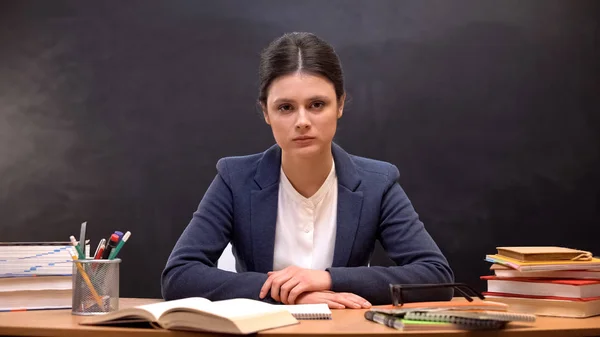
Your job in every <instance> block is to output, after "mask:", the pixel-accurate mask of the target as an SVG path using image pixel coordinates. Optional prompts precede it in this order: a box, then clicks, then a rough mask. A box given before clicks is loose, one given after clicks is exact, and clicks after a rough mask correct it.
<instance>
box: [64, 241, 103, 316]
mask: <svg viewBox="0 0 600 337" xmlns="http://www.w3.org/2000/svg"><path fill="white" fill-rule="evenodd" d="M69 254H71V257H72V258H73V260H74V261H76V260H77V254H75V253H74V252H73V251H72V250H71V249H69ZM75 265H76V266H77V269H78V270H79V273H81V277H83V280H84V281H85V283H87V286H88V288H89V289H90V291H91V292H92V296H94V299H95V300H96V303H98V305H99V306H100V308H102V307H103V305H102V299H101V298H100V295H98V293H97V292H96V289H95V288H94V285H93V284H92V281H90V277H89V276H88V274H87V273H86V272H85V270H84V269H83V267H82V266H81V263H79V262H75Z"/></svg>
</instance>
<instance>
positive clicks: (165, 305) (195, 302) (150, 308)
mask: <svg viewBox="0 0 600 337" xmlns="http://www.w3.org/2000/svg"><path fill="white" fill-rule="evenodd" d="M210 306H211V301H209V300H207V299H206V298H202V297H190V298H184V299H181V300H173V301H166V302H160V303H152V304H146V305H140V306H139V307H137V308H139V309H142V310H145V311H147V312H149V313H150V314H151V315H152V316H154V318H155V319H154V320H155V321H158V318H159V317H160V316H161V315H162V314H163V313H165V312H166V311H168V310H171V309H180V308H184V309H192V310H200V311H205V310H207V309H206V308H209V307H210Z"/></svg>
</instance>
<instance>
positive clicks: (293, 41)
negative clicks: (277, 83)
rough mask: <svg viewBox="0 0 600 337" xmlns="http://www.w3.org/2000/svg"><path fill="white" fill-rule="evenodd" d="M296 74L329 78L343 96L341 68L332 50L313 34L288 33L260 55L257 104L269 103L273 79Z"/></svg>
mask: <svg viewBox="0 0 600 337" xmlns="http://www.w3.org/2000/svg"><path fill="white" fill-rule="evenodd" d="M297 71H301V72H306V73H313V74H317V75H321V76H324V77H325V78H327V79H329V80H330V81H331V83H333V87H334V88H335V95H336V97H337V99H338V100H339V99H340V98H341V97H342V95H343V94H344V75H343V73H342V65H341V64H340V60H339V58H338V56H337V54H336V53H335V50H334V49H333V47H332V46H331V45H330V44H329V43H327V42H325V41H324V40H322V39H321V38H319V37H318V36H316V35H314V34H311V33H287V34H284V35H283V36H281V37H279V38H277V39H275V40H274V41H273V42H271V43H270V44H269V46H268V47H267V48H265V50H263V52H262V54H261V57H260V68H259V72H258V75H259V79H260V89H259V94H258V101H259V102H260V103H263V104H266V102H267V91H268V90H269V86H270V85H271V83H272V82H273V80H275V79H276V78H278V77H280V76H283V75H287V74H291V73H295V72H297Z"/></svg>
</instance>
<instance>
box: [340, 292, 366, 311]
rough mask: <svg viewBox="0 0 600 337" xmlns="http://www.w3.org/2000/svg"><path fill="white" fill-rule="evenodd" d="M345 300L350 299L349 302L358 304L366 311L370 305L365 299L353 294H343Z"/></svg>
mask: <svg viewBox="0 0 600 337" xmlns="http://www.w3.org/2000/svg"><path fill="white" fill-rule="evenodd" d="M343 294H344V295H345V296H346V298H348V299H350V300H351V301H353V302H354V303H358V304H359V305H360V306H361V307H363V308H365V309H368V308H370V307H371V303H369V301H367V300H366V299H364V298H362V297H360V296H358V295H356V294H353V293H343Z"/></svg>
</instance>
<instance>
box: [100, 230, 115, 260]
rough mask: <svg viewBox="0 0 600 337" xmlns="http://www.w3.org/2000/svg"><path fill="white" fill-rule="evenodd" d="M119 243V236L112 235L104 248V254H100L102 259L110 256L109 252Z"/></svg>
mask: <svg viewBox="0 0 600 337" xmlns="http://www.w3.org/2000/svg"><path fill="white" fill-rule="evenodd" d="M118 241H119V236H118V235H117V234H113V235H111V236H110V239H109V240H108V243H107V244H106V248H104V253H102V258H103V259H108V257H109V256H110V252H111V251H112V250H113V249H114V248H115V247H116V246H117V242H118Z"/></svg>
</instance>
